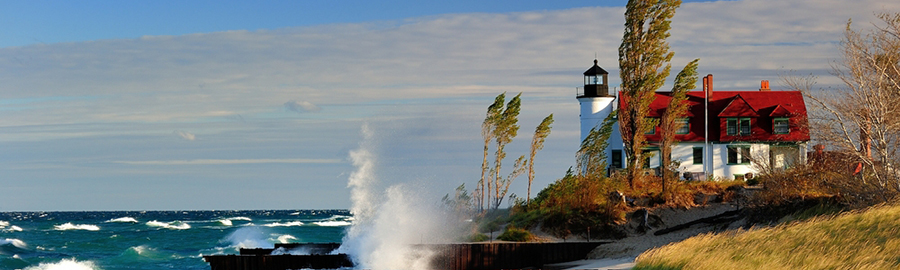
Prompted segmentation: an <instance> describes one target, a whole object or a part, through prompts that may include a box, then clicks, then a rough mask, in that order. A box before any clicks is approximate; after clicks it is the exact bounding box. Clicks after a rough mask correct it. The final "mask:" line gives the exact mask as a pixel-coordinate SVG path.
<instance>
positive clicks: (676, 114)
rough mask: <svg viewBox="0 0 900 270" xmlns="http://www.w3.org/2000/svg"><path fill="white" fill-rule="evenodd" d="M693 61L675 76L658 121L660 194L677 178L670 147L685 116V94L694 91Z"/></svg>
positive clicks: (695, 68)
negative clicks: (667, 102) (669, 94)
mask: <svg viewBox="0 0 900 270" xmlns="http://www.w3.org/2000/svg"><path fill="white" fill-rule="evenodd" d="M699 61H700V59H694V61H691V62H690V63H688V64H687V65H686V66H685V67H684V69H682V70H681V72H679V73H678V75H676V76H675V85H674V86H673V87H672V99H671V100H669V104H668V105H667V106H666V110H665V111H664V112H663V114H662V117H660V119H659V135H660V137H661V139H660V142H659V154H660V156H661V157H660V158H661V160H662V164H661V165H662V174H663V175H662V177H661V178H660V180H661V181H662V192H663V194H665V193H666V187H667V186H668V185H667V184H668V183H672V182H673V181H674V180H675V179H676V178H677V176H676V175H675V173H676V172H677V170H678V165H677V164H675V163H674V162H672V146H673V145H675V134H676V132H677V131H678V128H679V127H680V126H681V125H682V123H683V122H682V121H680V120H681V119H684V118H685V116H686V115H687V110H688V107H689V106H688V103H687V102H686V101H687V92H688V91H690V90H691V89H694V87H695V84H696V83H697V62H699Z"/></svg>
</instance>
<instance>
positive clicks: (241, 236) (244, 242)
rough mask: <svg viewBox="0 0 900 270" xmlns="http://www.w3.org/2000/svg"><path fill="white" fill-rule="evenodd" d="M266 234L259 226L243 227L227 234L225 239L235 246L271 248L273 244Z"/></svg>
mask: <svg viewBox="0 0 900 270" xmlns="http://www.w3.org/2000/svg"><path fill="white" fill-rule="evenodd" d="M267 234H268V233H267V232H266V231H265V230H263V229H262V228H261V227H257V226H251V227H243V228H240V229H237V230H235V231H234V232H232V233H231V234H229V235H228V237H226V238H225V241H226V242H228V243H229V244H230V246H231V247H236V248H273V247H274V246H275V245H274V244H273V243H272V242H270V241H269V240H268V237H267V236H266V235H267Z"/></svg>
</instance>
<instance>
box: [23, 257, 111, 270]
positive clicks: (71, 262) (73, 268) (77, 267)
mask: <svg viewBox="0 0 900 270" xmlns="http://www.w3.org/2000/svg"><path fill="white" fill-rule="evenodd" d="M94 269H100V268H98V267H97V265H95V264H94V262H92V261H80V262H79V261H76V260H75V259H74V258H73V259H63V260H62V261H59V262H58V263H41V264H39V265H37V266H30V267H27V268H25V269H24V270H94Z"/></svg>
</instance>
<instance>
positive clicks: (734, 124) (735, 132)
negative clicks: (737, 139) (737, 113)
mask: <svg viewBox="0 0 900 270" xmlns="http://www.w3.org/2000/svg"><path fill="white" fill-rule="evenodd" d="M725 121H726V122H725V126H726V129H725V132H726V134H728V135H731V136H750V118H728V119H726V120H725Z"/></svg>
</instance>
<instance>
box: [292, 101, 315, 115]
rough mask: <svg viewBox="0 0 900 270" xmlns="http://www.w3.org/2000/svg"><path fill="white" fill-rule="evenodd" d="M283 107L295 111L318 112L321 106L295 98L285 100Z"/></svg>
mask: <svg viewBox="0 0 900 270" xmlns="http://www.w3.org/2000/svg"><path fill="white" fill-rule="evenodd" d="M284 108H286V109H288V110H290V111H293V112H297V113H308V112H319V111H321V110H322V108H319V106H316V104H312V103H310V102H309V101H296V100H291V101H288V102H285V103H284Z"/></svg>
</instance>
